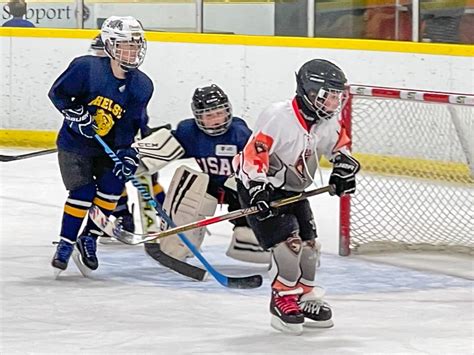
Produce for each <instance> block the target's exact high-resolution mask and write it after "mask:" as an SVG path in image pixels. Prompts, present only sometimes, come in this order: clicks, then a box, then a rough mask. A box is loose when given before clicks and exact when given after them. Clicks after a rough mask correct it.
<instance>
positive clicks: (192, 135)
mask: <svg viewBox="0 0 474 355" xmlns="http://www.w3.org/2000/svg"><path fill="white" fill-rule="evenodd" d="M251 133H252V132H251V131H250V129H249V128H248V126H247V124H246V123H245V121H244V120H242V119H241V118H239V117H233V119H232V123H231V125H230V127H229V129H228V130H227V131H226V132H225V133H224V134H221V135H218V136H210V135H208V134H206V133H204V132H203V131H202V130H201V129H199V127H198V126H197V124H196V122H195V120H194V119H193V118H190V119H186V120H183V121H181V122H180V123H179V124H178V126H177V128H176V130H174V131H172V134H173V136H174V137H175V138H176V139H177V140H178V142H179V143H180V144H181V145H182V146H183V148H184V150H185V153H184V155H183V156H182V157H181V158H182V159H184V158H194V159H196V162H197V163H198V164H199V166H200V168H201V169H202V171H203V172H205V173H207V174H208V175H209V179H210V181H211V182H212V183H214V184H216V185H219V186H223V185H224V182H225V181H226V180H227V178H228V177H229V176H230V175H231V174H232V173H233V170H232V159H233V157H234V156H235V155H236V154H237V153H238V152H240V151H242V149H243V148H244V146H245V144H246V143H247V140H248V139H249V137H250V135H251Z"/></svg>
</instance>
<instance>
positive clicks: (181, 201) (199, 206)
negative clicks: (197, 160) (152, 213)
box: [160, 166, 217, 261]
mask: <svg viewBox="0 0 474 355" xmlns="http://www.w3.org/2000/svg"><path fill="white" fill-rule="evenodd" d="M208 183H209V176H208V175H207V174H205V173H201V172H198V171H195V170H193V169H190V168H188V167H186V166H180V167H179V168H178V169H177V170H176V172H175V174H174V176H173V179H172V183H171V185H170V187H169V190H168V193H167V194H166V198H165V202H164V204H163V209H164V210H165V211H166V213H168V215H169V216H170V217H171V219H172V220H173V222H174V223H175V224H176V225H178V226H179V225H183V224H187V223H190V222H195V221H197V220H200V219H203V218H205V217H206V216H213V215H214V212H215V211H216V208H217V199H216V198H215V197H213V196H211V195H209V194H207V193H206V189H207V185H208ZM162 229H166V224H165V223H163V221H162ZM204 232H205V228H197V229H193V230H191V231H189V232H186V233H185V234H186V237H187V238H188V239H189V240H190V241H191V243H193V244H194V245H195V246H196V248H199V247H200V246H201V244H202V242H203V239H204ZM160 245H161V250H162V251H163V252H164V253H166V254H168V255H169V256H172V257H173V258H175V259H178V260H182V261H183V260H185V259H186V258H188V257H191V256H193V254H192V253H191V251H189V249H188V248H187V247H186V245H184V243H182V242H181V239H179V237H178V236H177V235H172V236H170V237H167V238H164V239H162V240H161V241H160Z"/></svg>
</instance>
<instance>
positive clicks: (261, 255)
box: [226, 226, 271, 264]
mask: <svg viewBox="0 0 474 355" xmlns="http://www.w3.org/2000/svg"><path fill="white" fill-rule="evenodd" d="M226 255H227V256H228V257H230V258H233V259H236V260H240V261H245V262H249V263H257V264H268V263H270V255H271V253H270V251H269V250H264V249H263V248H262V247H261V246H260V244H259V243H258V241H257V237H255V234H254V233H253V231H252V229H251V228H250V227H246V226H240V227H235V228H234V233H233V234H232V240H231V242H230V245H229V248H228V249H227V252H226Z"/></svg>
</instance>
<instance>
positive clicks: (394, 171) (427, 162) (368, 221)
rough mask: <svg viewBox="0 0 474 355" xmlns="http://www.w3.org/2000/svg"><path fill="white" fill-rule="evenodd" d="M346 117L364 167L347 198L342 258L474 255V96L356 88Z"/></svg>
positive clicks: (343, 205)
mask: <svg viewBox="0 0 474 355" xmlns="http://www.w3.org/2000/svg"><path fill="white" fill-rule="evenodd" d="M342 119H343V121H344V123H345V125H346V127H347V128H348V130H349V132H350V134H351V135H352V152H353V154H354V155H355V156H356V157H357V158H358V159H359V160H360V162H361V165H362V169H361V172H360V174H359V175H358V177H357V192H356V193H355V194H354V195H352V196H350V197H343V198H341V209H340V248H339V253H340V255H349V253H351V252H354V253H366V252H380V251H387V250H394V249H395V250H399V249H429V250H433V249H435V250H443V251H448V250H449V251H455V252H464V253H470V254H473V235H474V211H473V196H474V194H473V192H474V188H473V187H474V153H473V150H474V148H473V146H474V96H473V95H461V94H449V93H435V92H424V91H416V90H405V89H403V90H400V89H390V88H376V87H367V86H351V89H350V98H349V101H348V103H347V105H346V106H345V108H344V110H343V114H342Z"/></svg>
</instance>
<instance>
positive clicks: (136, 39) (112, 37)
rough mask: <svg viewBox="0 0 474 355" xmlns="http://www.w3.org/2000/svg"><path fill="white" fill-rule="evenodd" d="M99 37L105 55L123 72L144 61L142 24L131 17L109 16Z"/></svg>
mask: <svg viewBox="0 0 474 355" xmlns="http://www.w3.org/2000/svg"><path fill="white" fill-rule="evenodd" d="M100 37H101V38H102V42H104V49H105V53H106V54H107V55H108V56H109V57H110V58H112V59H114V60H116V61H118V62H119V63H120V66H121V67H122V69H123V70H125V71H127V70H130V69H136V68H138V67H139V66H140V65H141V64H142V63H143V60H144V59H145V54H146V40H145V33H144V31H143V26H142V24H141V23H140V22H139V21H138V20H137V19H135V18H134V17H131V16H111V17H109V18H108V19H106V20H105V21H104V23H103V25H102V29H101V33H100Z"/></svg>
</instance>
